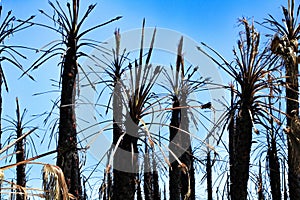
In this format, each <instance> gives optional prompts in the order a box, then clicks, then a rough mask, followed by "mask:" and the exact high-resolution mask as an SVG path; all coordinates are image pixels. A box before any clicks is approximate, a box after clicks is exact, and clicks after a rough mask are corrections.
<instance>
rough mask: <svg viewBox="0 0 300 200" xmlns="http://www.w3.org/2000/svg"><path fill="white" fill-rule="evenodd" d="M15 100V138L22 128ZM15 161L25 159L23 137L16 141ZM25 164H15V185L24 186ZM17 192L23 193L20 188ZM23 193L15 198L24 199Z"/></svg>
mask: <svg viewBox="0 0 300 200" xmlns="http://www.w3.org/2000/svg"><path fill="white" fill-rule="evenodd" d="M16 102H17V130H16V132H17V138H20V137H21V136H22V135H23V128H22V119H21V113H20V107H19V102H18V99H16ZM16 151H17V154H16V162H17V163H18V162H22V161H24V160H25V151H24V139H22V140H20V141H18V142H17V143H16ZM25 168H26V165H18V166H17V185H18V186H21V187H24V188H25V186H26V172H25ZM17 192H20V193H23V192H24V191H23V190H21V189H17ZM24 199H25V196H24V194H17V195H16V200H24Z"/></svg>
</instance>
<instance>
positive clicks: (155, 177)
mask: <svg viewBox="0 0 300 200" xmlns="http://www.w3.org/2000/svg"><path fill="white" fill-rule="evenodd" d="M152 168H153V172H152V179H153V200H160V192H159V183H158V171H157V167H156V161H155V158H154V152H153V151H152Z"/></svg>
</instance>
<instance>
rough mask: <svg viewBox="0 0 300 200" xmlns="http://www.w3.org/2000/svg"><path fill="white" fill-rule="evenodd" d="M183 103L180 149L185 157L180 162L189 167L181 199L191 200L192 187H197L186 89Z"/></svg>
mask: <svg viewBox="0 0 300 200" xmlns="http://www.w3.org/2000/svg"><path fill="white" fill-rule="evenodd" d="M182 90H183V92H182V103H181V106H183V107H184V108H183V109H181V121H180V129H182V130H183V131H180V136H181V143H180V147H181V148H183V150H184V151H185V152H184V153H183V155H182V156H181V157H180V161H181V162H182V163H184V164H185V165H186V166H187V169H188V172H187V173H184V172H183V171H181V197H182V198H183V197H185V196H186V195H188V196H186V197H187V198H186V199H189V200H190V199H191V196H192V195H191V191H192V189H191V187H195V186H192V185H191V178H190V177H191V173H192V172H193V170H192V162H193V152H192V146H191V136H190V135H189V134H188V132H189V118H188V112H187V95H188V94H186V92H185V91H186V90H185V88H182Z"/></svg>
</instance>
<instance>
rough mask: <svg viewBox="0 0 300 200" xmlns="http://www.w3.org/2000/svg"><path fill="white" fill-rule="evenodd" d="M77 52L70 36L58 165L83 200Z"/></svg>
mask: <svg viewBox="0 0 300 200" xmlns="http://www.w3.org/2000/svg"><path fill="white" fill-rule="evenodd" d="M76 52H77V44H76V39H75V36H72V35H70V36H69V38H68V43H67V52H66V55H65V58H64V61H63V72H62V88H61V105H60V121H59V137H58V146H57V150H58V155H57V165H58V166H59V167H60V168H61V169H62V171H63V172H64V175H65V179H66V182H67V186H68V188H69V192H70V193H71V194H73V195H74V196H75V197H76V198H78V199H82V188H81V180H80V169H79V155H78V149H77V132H76V116H75V91H76V77H77V74H78V68H77V67H78V66H77V59H76V57H77V55H76Z"/></svg>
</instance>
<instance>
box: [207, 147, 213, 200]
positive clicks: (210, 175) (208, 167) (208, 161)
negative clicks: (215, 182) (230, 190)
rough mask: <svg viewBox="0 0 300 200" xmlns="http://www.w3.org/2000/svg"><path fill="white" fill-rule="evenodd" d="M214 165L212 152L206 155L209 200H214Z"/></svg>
mask: <svg viewBox="0 0 300 200" xmlns="http://www.w3.org/2000/svg"><path fill="white" fill-rule="evenodd" d="M211 168H212V165H211V157H210V151H209V150H208V152H207V155H206V180H207V200H212V199H213V198H212V170H211Z"/></svg>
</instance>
